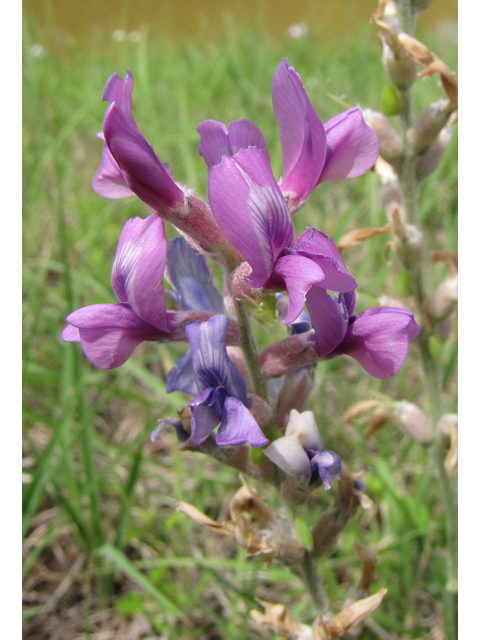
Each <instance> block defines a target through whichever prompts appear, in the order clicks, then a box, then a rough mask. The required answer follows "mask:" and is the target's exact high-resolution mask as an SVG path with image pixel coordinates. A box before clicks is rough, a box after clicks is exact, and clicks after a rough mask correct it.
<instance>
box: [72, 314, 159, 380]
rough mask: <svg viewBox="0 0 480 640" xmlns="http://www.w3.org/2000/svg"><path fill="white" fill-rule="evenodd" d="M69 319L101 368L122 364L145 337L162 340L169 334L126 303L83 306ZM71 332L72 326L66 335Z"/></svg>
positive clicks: (88, 353) (89, 355) (86, 353)
mask: <svg viewBox="0 0 480 640" xmlns="http://www.w3.org/2000/svg"><path fill="white" fill-rule="evenodd" d="M67 322H68V323H69V324H70V325H71V326H72V327H76V328H77V330H78V333H79V337H80V342H81V343H82V349H83V351H84V353H85V355H86V356H87V358H88V359H89V360H90V361H91V362H93V364H94V365H96V366H97V367H100V368H101V369H114V368H115V367H120V366H121V365H122V364H124V363H125V362H126V361H127V360H128V358H129V357H130V356H131V355H132V353H133V351H134V349H135V347H136V346H137V345H139V344H140V342H143V341H144V340H162V339H164V338H165V337H166V336H168V334H166V333H165V332H163V331H159V330H158V329H157V328H155V327H152V326H151V325H149V324H147V323H146V322H144V321H143V320H141V319H140V318H139V317H138V316H137V314H136V313H135V312H134V311H133V310H132V309H130V308H129V307H128V306H127V305H123V304H94V305H91V306H89V307H83V308H82V309H78V310H77V311H74V312H73V313H71V314H70V315H69V316H68V317H67ZM65 331H66V330H64V333H65ZM72 333H73V330H69V331H68V332H67V333H66V336H67V338H68V337H69V336H71V335H72Z"/></svg>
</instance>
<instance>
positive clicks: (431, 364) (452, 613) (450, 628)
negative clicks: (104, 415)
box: [397, 0, 458, 639]
mask: <svg viewBox="0 0 480 640" xmlns="http://www.w3.org/2000/svg"><path fill="white" fill-rule="evenodd" d="M397 7H398V14H399V19H400V26H401V28H402V29H403V31H405V32H406V33H408V34H410V35H413V32H414V28H415V12H414V10H413V7H412V2H411V0H397ZM402 93H403V95H402V98H403V99H402V112H401V114H400V121H401V128H402V137H403V143H404V151H403V156H402V162H401V167H400V171H399V179H400V186H401V190H402V196H403V205H404V208H405V217H406V222H407V223H410V224H414V225H416V226H417V227H420V216H419V211H418V198H419V193H418V185H417V181H416V175H415V170H416V158H415V155H414V153H413V150H412V149H411V147H410V145H409V142H408V137H407V131H408V129H409V127H410V126H411V125H412V121H413V118H412V96H411V90H410V89H408V90H406V91H405V92H402ZM405 266H406V267H407V268H409V267H408V265H405ZM409 270H410V273H411V275H412V285H413V291H414V295H415V302H416V305H417V309H418V312H419V314H420V315H421V318H422V322H421V324H422V331H421V333H420V335H419V337H418V343H419V346H420V353H421V358H422V365H423V370H424V375H425V384H426V388H427V393H428V397H429V404H430V415H431V420H432V424H433V425H434V427H435V428H437V427H438V423H439V421H440V418H441V416H442V414H443V398H442V377H441V371H440V369H439V366H438V363H437V362H436V361H435V360H434V358H433V357H432V354H431V352H430V348H429V338H430V336H431V335H432V333H433V331H432V328H431V327H430V324H429V322H428V320H427V318H426V317H425V313H424V308H423V304H424V301H425V299H426V287H425V278H424V265H423V264H421V263H420V264H418V265H416V266H414V267H412V266H410V269H409ZM432 448H433V457H434V459H435V463H436V466H437V471H438V476H439V483H440V489H441V494H442V500H443V505H444V508H445V516H446V530H447V554H448V555H447V579H446V605H447V606H446V617H447V620H446V627H447V633H448V634H449V637H451V638H452V639H454V638H457V594H456V590H457V581H458V578H457V574H458V530H457V508H456V498H455V491H454V487H453V486H452V483H451V482H450V480H449V478H448V476H447V473H446V470H445V466H444V453H443V451H442V449H441V445H440V443H439V439H438V437H435V438H434V443H433V445H432Z"/></svg>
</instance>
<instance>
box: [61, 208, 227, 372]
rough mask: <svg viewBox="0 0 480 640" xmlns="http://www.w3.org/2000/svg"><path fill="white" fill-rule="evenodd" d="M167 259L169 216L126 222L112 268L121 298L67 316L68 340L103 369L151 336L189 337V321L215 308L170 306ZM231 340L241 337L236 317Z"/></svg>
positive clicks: (163, 339) (115, 364) (64, 335)
mask: <svg viewBox="0 0 480 640" xmlns="http://www.w3.org/2000/svg"><path fill="white" fill-rule="evenodd" d="M165 258H166V239H165V225H164V222H163V220H162V219H161V218H159V217H157V216H155V215H152V216H149V217H148V218H146V219H144V220H143V219H141V218H133V219H131V220H129V221H128V222H127V223H126V224H125V226H124V227H123V230H122V234H121V236H120V240H119V243H118V246H117V251H116V253H115V259H114V262H113V268H112V287H113V290H114V292H115V295H116V296H117V299H118V301H119V302H118V303H116V304H94V305H91V306H87V307H83V308H81V309H78V310H77V311H74V312H73V313H71V314H70V315H69V316H68V317H67V323H68V324H67V327H66V328H65V329H64V331H63V333H62V339H63V340H65V341H66V342H81V344H82V348H83V351H84V353H85V355H86V356H87V358H88V359H89V360H90V361H91V362H93V364H95V365H96V366H97V367H100V368H102V369H114V368H115V367H120V366H121V365H122V364H124V363H125V362H126V361H127V360H128V358H129V357H130V356H131V355H132V353H133V351H134V349H135V348H136V347H137V346H138V345H139V344H140V343H141V342H143V341H145V340H147V341H155V342H171V341H176V340H186V335H185V332H184V330H183V328H184V326H185V325H186V324H187V323H188V322H192V321H193V320H205V319H207V318H208V317H210V316H211V315H212V312H211V311H189V310H187V311H167V310H166V303H165V294H164V286H163V272H164V268H165ZM235 329H236V331H235ZM228 339H229V342H235V341H236V339H238V327H236V325H235V323H234V322H233V321H232V323H231V327H229V336H228Z"/></svg>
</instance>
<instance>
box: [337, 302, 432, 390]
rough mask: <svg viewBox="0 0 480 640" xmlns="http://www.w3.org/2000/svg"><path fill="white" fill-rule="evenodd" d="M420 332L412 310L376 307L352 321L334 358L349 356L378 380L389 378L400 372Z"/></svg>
mask: <svg viewBox="0 0 480 640" xmlns="http://www.w3.org/2000/svg"><path fill="white" fill-rule="evenodd" d="M419 333H420V327H419V326H418V325H417V323H416V322H415V319H414V317H413V313H412V312H411V311H408V310H407V309H400V308H395V307H376V308H375V309H369V310H368V311H364V312H362V313H359V314H358V315H357V316H354V317H353V318H352V321H351V323H350V325H349V327H348V331H347V334H346V336H345V339H344V340H343V342H342V343H341V344H340V345H339V346H338V349H336V350H335V353H334V354H332V355H338V354H341V353H343V354H346V355H349V356H351V357H352V358H355V360H357V361H358V362H359V363H360V364H361V365H362V367H363V368H364V369H365V371H367V372H368V373H369V374H370V375H372V376H374V377H375V378H390V377H392V376H393V375H395V374H396V373H398V371H399V370H400V369H401V367H402V365H403V363H404V362H405V360H406V358H407V355H408V346H409V344H410V342H411V341H412V340H414V339H415V338H416V337H417V336H418V334H419Z"/></svg>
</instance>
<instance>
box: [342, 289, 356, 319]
mask: <svg viewBox="0 0 480 640" xmlns="http://www.w3.org/2000/svg"><path fill="white" fill-rule="evenodd" d="M342 299H343V302H344V304H345V308H346V310H347V314H348V317H349V318H350V316H353V314H354V313H355V305H356V302H357V295H356V293H355V291H347V292H346V293H342Z"/></svg>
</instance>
